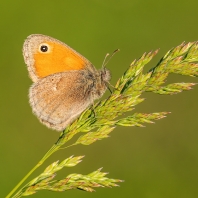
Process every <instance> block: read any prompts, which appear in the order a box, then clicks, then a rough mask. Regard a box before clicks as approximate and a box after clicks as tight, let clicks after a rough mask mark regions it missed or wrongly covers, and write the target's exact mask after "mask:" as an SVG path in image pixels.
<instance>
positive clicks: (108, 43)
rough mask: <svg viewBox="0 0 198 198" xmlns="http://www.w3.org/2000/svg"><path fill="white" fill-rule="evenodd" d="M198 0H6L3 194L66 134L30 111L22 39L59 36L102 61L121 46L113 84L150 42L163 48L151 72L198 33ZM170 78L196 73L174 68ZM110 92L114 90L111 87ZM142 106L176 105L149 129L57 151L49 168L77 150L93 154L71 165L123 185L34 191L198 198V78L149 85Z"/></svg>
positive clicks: (1, 56)
mask: <svg viewBox="0 0 198 198" xmlns="http://www.w3.org/2000/svg"><path fill="white" fill-rule="evenodd" d="M197 7H198V1H197V0H188V1H177V0H167V1H159V0H149V1H142V0H133V1H130V0H122V1H119V0H109V1H104V0H78V1H77V0H72V1H71V0H70V1H69V0H64V1H61V0H56V1H50V0H34V1H27V0H20V1H19V0H15V1H11V0H6V1H0V52H1V53H0V68H1V72H0V90H1V94H0V126H1V130H0V131H1V132H0V140H1V144H0V147H1V148H0V152H1V153H0V156H1V162H0V175H1V190H0V197H5V196H6V194H7V193H8V192H9V191H10V190H11V189H12V188H13V187H14V186H15V185H16V184H17V183H18V182H19V180H20V179H22V177H23V176H24V175H25V174H26V173H27V172H28V171H29V170H30V169H31V168H32V167H33V166H34V165H35V164H36V163H37V162H38V160H39V159H40V158H41V157H42V156H43V155H44V154H45V152H46V151H47V150H48V149H49V148H50V147H51V146H52V144H53V143H54V142H55V141H56V140H57V138H58V137H59V133H57V132H54V131H52V130H49V129H47V128H46V127H45V126H43V125H42V124H40V123H39V121H38V120H37V118H36V117H35V116H34V115H33V114H32V113H31V108H30V106H29V104H28V88H29V87H30V85H31V84H32V82H31V80H30V79H29V78H28V72H27V69H26V65H25V64H24V61H23V57H22V45H23V42H24V39H25V38H26V37H27V36H28V35H30V34H34V33H40V34H46V35H50V36H53V37H55V38H57V39H59V40H61V41H63V42H65V43H67V44H68V45H70V46H71V47H73V48H74V49H75V50H77V51H78V52H80V53H81V54H83V55H84V56H85V57H87V58H88V59H89V60H90V61H91V62H92V63H93V64H94V65H95V66H96V67H97V68H100V67H101V64H102V61H103V59H104V56H105V54H106V53H107V52H112V51H113V50H115V49H117V48H119V49H121V51H120V52H119V53H117V54H116V55H115V56H114V57H113V59H112V60H111V61H110V63H109V64H108V66H107V67H108V68H109V69H110V70H111V72H112V80H111V83H112V84H114V83H115V82H116V80H117V79H118V78H119V77H120V76H121V74H122V73H123V72H124V71H125V70H126V69H127V67H128V66H129V64H130V63H131V62H132V61H133V60H134V59H135V58H139V57H140V56H141V55H142V54H143V53H144V52H145V51H147V52H148V51H150V50H155V49H157V48H161V50H160V52H159V54H158V55H157V56H156V57H155V59H154V60H153V61H152V63H151V64H149V65H148V66H147V67H146V68H145V70H146V71H147V70H148V69H149V68H151V67H152V66H155V64H156V63H157V62H158V61H159V59H160V58H161V57H162V56H163V55H164V54H165V53H166V52H167V51H168V50H169V49H170V48H172V47H174V46H177V45H179V44H180V43H181V42H183V41H195V40H198V12H197ZM169 81H170V82H198V80H197V79H196V78H190V77H184V76H178V75H171V77H170V78H169ZM108 94H109V93H106V96H107V95H108ZM144 97H145V98H146V101H145V102H143V103H141V104H140V105H138V106H137V108H136V109H135V111H134V112H158V111H171V112H172V114H170V115H168V117H167V118H165V119H162V120H160V121H157V122H156V123H155V124H152V125H151V124H150V125H146V128H136V127H131V128H129V127H127V128H124V127H118V128H116V130H115V131H113V132H112V134H111V137H110V138H108V139H105V140H102V141H98V142H96V143H94V144H92V145H90V146H76V147H73V148H69V149H66V150H62V151H60V152H57V153H56V154H54V155H53V156H52V157H51V158H50V159H48V160H47V161H46V163H45V164H44V165H43V166H42V167H41V168H39V169H38V170H37V171H36V172H35V173H34V174H33V175H32V177H31V178H33V177H35V176H37V175H38V174H39V173H40V172H41V171H42V170H44V168H45V167H46V166H47V165H48V164H50V163H52V162H54V161H56V160H58V159H59V160H63V159H65V158H67V157H69V156H71V155H85V156H86V157H85V158H84V159H83V162H82V163H80V164H79V165H78V166H76V167H74V168H65V170H64V171H62V172H60V173H59V174H58V176H57V178H59V179H60V178H61V177H63V176H66V175H67V174H70V173H82V174H88V173H89V172H92V171H94V170H96V169H98V168H100V167H104V168H103V171H106V172H110V174H109V177H112V178H120V179H123V180H125V182H124V183H121V186H120V187H117V188H113V189H107V188H102V189H100V188H99V189H97V191H96V192H94V193H86V192H83V191H78V190H72V191H67V192H63V193H55V192H48V191H41V192H38V193H36V194H35V195H33V196H32V197H38V198H39V197H42V198H43V197H49V198H50V197H70V198H71V197H81V198H84V197H86V198H88V197H95V198H97V197H114V198H116V197H121V196H122V197H126V198H129V197H130V198H131V197H138V198H155V197H156V198H167V197H169V198H176V197H180V198H186V197H188V198H194V197H197V196H198V188H197V186H198V168H197V167H198V131H197V128H198V121H197V117H198V113H197V108H198V103H197V101H198V100H197V97H198V87H197V86H195V88H194V89H193V90H191V91H188V92H182V93H181V94H178V95H173V96H160V95H156V94H149V93H147V94H144Z"/></svg>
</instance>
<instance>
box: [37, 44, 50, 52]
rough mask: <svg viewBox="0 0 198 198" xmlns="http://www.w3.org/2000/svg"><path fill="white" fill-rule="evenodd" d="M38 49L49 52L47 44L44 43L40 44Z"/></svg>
mask: <svg viewBox="0 0 198 198" xmlns="http://www.w3.org/2000/svg"><path fill="white" fill-rule="evenodd" d="M39 51H40V52H41V53H46V52H49V45H48V44H46V43H42V44H40V46H39Z"/></svg>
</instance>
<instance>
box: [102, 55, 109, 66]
mask: <svg viewBox="0 0 198 198" xmlns="http://www.w3.org/2000/svg"><path fill="white" fill-rule="evenodd" d="M108 56H109V53H107V54H106V56H105V58H104V60H103V63H102V68H104V67H105V65H106V64H105V61H106V60H107V57H108Z"/></svg>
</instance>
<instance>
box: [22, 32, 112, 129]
mask: <svg viewBox="0 0 198 198" xmlns="http://www.w3.org/2000/svg"><path fill="white" fill-rule="evenodd" d="M23 54H24V59H25V62H26V64H27V66H28V71H29V75H30V78H31V79H32V80H33V82H34V83H33V85H32V86H31V88H30V90H29V101H30V105H31V107H32V110H33V113H34V114H35V115H36V116H37V117H38V119H39V120H40V121H41V122H42V123H43V124H45V125H46V126H48V127H49V128H51V129H55V130H57V131H62V130H64V129H65V128H66V127H67V126H68V125H69V124H70V123H72V122H73V121H74V120H75V119H76V118H77V117H78V116H79V115H80V114H81V113H82V112H83V111H84V110H85V109H86V108H87V107H89V106H90V105H92V104H93V101H94V100H96V99H98V98H100V97H101V96H102V95H103V94H104V92H105V91H106V89H107V87H106V83H108V82H109V80H110V72H109V71H108V70H107V69H106V68H103V69H101V70H99V71H98V70H96V69H95V67H94V66H93V65H92V64H91V63H90V62H89V61H88V60H87V59H85V58H84V57H83V56H82V55H80V54H79V53H77V52H76V51H74V50H73V49H72V48H70V47H69V46H67V45H66V44H64V43H62V42H60V41H58V40H56V39H54V38H51V37H48V36H45V35H38V34H36V35H30V36H29V37H28V38H27V39H26V41H25V43H24V47H23Z"/></svg>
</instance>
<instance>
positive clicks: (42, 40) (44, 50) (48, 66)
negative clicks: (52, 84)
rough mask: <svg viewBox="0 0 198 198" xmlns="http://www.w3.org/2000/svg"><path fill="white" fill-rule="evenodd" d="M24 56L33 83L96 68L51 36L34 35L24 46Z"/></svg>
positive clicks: (92, 70) (29, 37) (93, 70)
mask: <svg viewBox="0 0 198 198" xmlns="http://www.w3.org/2000/svg"><path fill="white" fill-rule="evenodd" d="M23 56H24V60H25V63H26V64H27V68H28V71H29V76H30V78H31V79H32V80H33V82H37V81H38V80H39V79H41V78H44V77H46V76H49V75H51V74H54V73H59V72H65V71H71V70H83V69H86V70H89V71H91V72H95V71H96V69H95V68H94V66H93V65H92V64H91V63H90V62H89V61H88V60H87V59H86V58H85V57H83V56H82V55H81V54H79V53H78V52H76V51H75V50H73V49H72V48H71V47H69V46H68V45H66V44H65V43H63V42H61V41H59V40H57V39H54V38H52V37H49V36H45V35H41V34H32V35H30V36H28V38H27V39H26V40H25V42H24V45H23Z"/></svg>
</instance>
